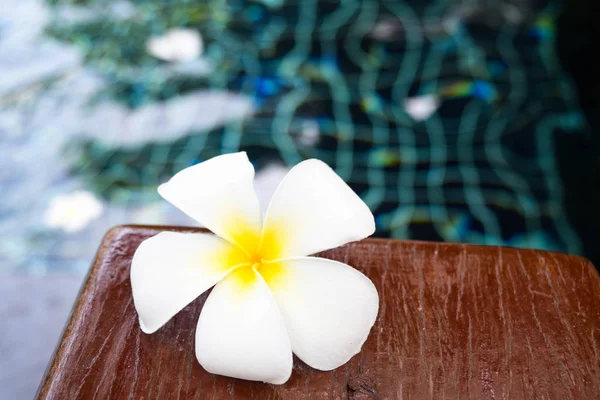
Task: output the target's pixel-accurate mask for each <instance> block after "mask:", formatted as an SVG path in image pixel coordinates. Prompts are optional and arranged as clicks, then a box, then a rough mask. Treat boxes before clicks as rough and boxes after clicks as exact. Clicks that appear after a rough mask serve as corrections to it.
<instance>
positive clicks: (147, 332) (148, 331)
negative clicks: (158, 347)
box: [139, 318, 160, 335]
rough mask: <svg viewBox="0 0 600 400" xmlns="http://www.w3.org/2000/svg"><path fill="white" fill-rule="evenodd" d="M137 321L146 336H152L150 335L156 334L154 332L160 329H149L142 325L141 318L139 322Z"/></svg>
mask: <svg viewBox="0 0 600 400" xmlns="http://www.w3.org/2000/svg"><path fill="white" fill-rule="evenodd" d="M139 321H140V329H141V330H142V332H144V333H146V334H148V335H150V334H152V333H154V332H156V331H157V330H158V329H159V328H160V327H158V328H153V329H151V328H149V327H148V326H146V324H144V322H143V321H142V319H141V318H140V320H139Z"/></svg>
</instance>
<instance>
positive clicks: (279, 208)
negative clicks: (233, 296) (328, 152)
mask: <svg viewBox="0 0 600 400" xmlns="http://www.w3.org/2000/svg"><path fill="white" fill-rule="evenodd" d="M263 229H264V231H263V238H262V244H261V254H262V256H263V258H264V259H267V260H274V259H277V258H282V257H295V256H306V255H309V254H313V253H316V252H319V251H322V250H327V249H331V248H334V247H338V246H341V245H343V244H345V243H348V242H352V241H355V240H360V239H363V238H365V237H367V236H369V235H371V234H372V233H373V232H374V231H375V220H374V218H373V214H372V213H371V211H370V210H369V208H368V207H367V205H366V204H365V203H364V202H363V201H362V200H361V199H360V197H358V196H357V195H356V193H354V192H353V191H352V189H350V187H349V186H348V185H346V183H345V182H344V181H343V180H342V179H341V178H340V177H339V176H338V175H337V174H336V173H335V172H334V171H333V170H332V169H331V168H330V167H329V166H327V164H325V163H323V162H322V161H319V160H307V161H304V162H301V163H300V164H298V165H296V166H295V167H294V168H292V170H291V171H290V172H289V174H288V175H287V176H286V177H285V178H284V180H283V181H282V182H281V184H280V185H279V187H278V188H277V191H276V192H275V194H274V195H273V199H272V200H271V204H270V205H269V208H268V209H267V213H266V215H265V224H264V228H263Z"/></svg>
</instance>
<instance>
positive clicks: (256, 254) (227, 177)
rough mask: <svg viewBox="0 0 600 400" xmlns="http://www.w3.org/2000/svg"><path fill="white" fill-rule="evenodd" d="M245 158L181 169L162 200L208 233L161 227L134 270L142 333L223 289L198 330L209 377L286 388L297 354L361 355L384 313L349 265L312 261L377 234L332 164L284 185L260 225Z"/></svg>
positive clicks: (323, 357) (336, 362) (322, 362)
mask: <svg viewBox="0 0 600 400" xmlns="http://www.w3.org/2000/svg"><path fill="white" fill-rule="evenodd" d="M253 179H254V168H253V167H252V164H250V162H249V161H248V158H247V156H246V154H245V153H235V154H227V155H222V156H219V157H215V158H213V159H210V160H208V161H205V162H203V163H200V164H197V165H195V166H193V167H190V168H187V169H185V170H183V171H181V172H179V173H178V174H176V175H175V176H174V177H173V178H172V179H171V180H170V181H169V182H167V183H165V184H163V185H161V186H160V187H159V190H158V191H159V193H160V195H161V196H162V197H164V198H165V199H166V200H168V201H169V202H170V203H172V204H173V205H175V206H176V207H178V208H179V209H180V210H182V211H183V212H185V213H186V214H187V215H189V216H190V217H192V218H194V219H196V220H197V221H198V222H200V223H201V224H203V225H205V226H206V227H208V228H209V229H210V230H212V231H213V232H214V233H215V234H216V235H213V234H208V233H187V234H186V233H174V232H163V233H160V234H158V235H156V236H154V237H152V238H150V239H148V240H146V241H144V242H143V243H142V244H141V245H140V247H139V248H138V250H137V251H136V253H135V255H134V257H133V261H132V264H131V285H132V288H133V299H134V303H135V307H136V309H137V312H138V314H139V318H140V326H141V328H142V330H143V331H144V332H146V333H152V332H155V331H156V330H157V329H159V328H160V327H161V326H163V325H164V324H165V323H166V322H167V321H168V320H169V319H170V318H171V317H173V316H174V315H175V314H176V313H177V312H179V311H180V310H181V309H182V308H184V307H185V306H186V305H187V304H188V303H190V302H191V301H192V300H194V299H195V298H196V297H198V296H199V295H200V294H202V293H203V292H205V291H206V290H208V289H209V288H210V287H212V286H213V285H216V286H215V287H214V289H213V291H212V293H211V294H210V295H209V297H208V299H207V300H206V303H205V304H204V307H203V309H202V312H201V314H200V318H199V321H198V325H197V327H196V357H197V358H198V361H199V362H200V364H201V365H202V366H203V367H204V369H206V370H207V371H208V372H211V373H215V374H219V375H225V376H230V377H235V378H241V379H248V380H256V381H264V382H269V383H275V384H282V383H284V382H286V381H287V380H288V378H289V377H290V374H291V372H292V352H294V353H295V354H296V355H297V356H298V357H299V358H300V359H301V360H303V361H304V362H305V363H306V364H308V365H310V366H312V367H314V368H316V369H319V370H331V369H334V368H337V367H338V366H340V365H342V364H344V363H346V362H347V361H348V360H349V359H350V358H351V357H352V356H354V355H355V354H357V353H358V352H359V351H360V349H361V347H362V345H363V343H364V342H365V340H366V339H367V336H368V334H369V330H370V329H371V327H372V326H373V324H374V322H375V318H376V317H377V311H378V305H379V298H378V295H377V290H376V289H375V286H374V285H373V283H372V282H371V281H370V280H369V279H368V278H367V277H366V276H364V275H363V274H362V273H360V272H358V271H357V270H355V269H353V268H351V267H350V266H348V265H346V264H342V263H340V262H336V261H331V260H327V259H323V258H316V257H307V256H308V255H309V254H313V253H316V252H319V251H322V250H326V249H331V248H334V247H337V246H340V245H343V244H345V243H348V242H351V241H355V240H359V239H363V238H365V237H367V236H369V235H371V234H372V233H373V232H374V230H375V224H374V219H373V215H372V214H371V212H370V211H369V209H368V207H367V206H366V205H365V204H364V203H363V202H362V201H361V200H360V198H359V197H358V196H357V195H356V194H355V193H354V192H352V190H351V189H350V188H349V187H348V186H347V185H346V184H345V183H344V182H343V181H342V179H340V177H339V176H337V175H336V174H335V172H333V170H331V169H330V168H329V167H328V166H327V165H326V164H324V163H323V162H321V161H318V160H308V161H304V162H302V163H300V164H298V165H297V166H296V167H294V168H293V169H292V170H291V171H290V172H289V173H288V175H287V176H286V177H285V178H284V180H283V181H282V182H281V184H280V185H279V187H278V189H277V191H276V192H275V194H274V195H273V199H272V201H271V203H270V205H269V208H268V210H267V212H266V216H265V219H264V222H263V221H262V220H261V214H260V208H259V204H258V199H257V197H256V194H255V193H254V189H253V185H252V182H253Z"/></svg>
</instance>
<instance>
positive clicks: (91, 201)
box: [44, 191, 104, 233]
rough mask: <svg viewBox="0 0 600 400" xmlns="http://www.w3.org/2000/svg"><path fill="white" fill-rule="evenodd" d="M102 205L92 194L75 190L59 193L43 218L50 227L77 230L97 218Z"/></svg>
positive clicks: (100, 212) (102, 207)
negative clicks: (63, 193) (68, 192)
mask: <svg viewBox="0 0 600 400" xmlns="http://www.w3.org/2000/svg"><path fill="white" fill-rule="evenodd" d="M103 209H104V206H103V205H102V203H101V202H100V200H98V199H96V197H94V195H93V194H91V193H89V192H86V191H76V192H73V193H70V194H65V195H59V196H56V197H55V198H53V199H52V201H51V202H50V205H49V206H48V209H47V210H46V214H45V216H44V220H45V222H46V225H47V226H48V227H50V228H58V229H62V230H64V231H66V232H69V233H73V232H78V231H80V230H82V229H83V228H85V227H86V226H87V224H88V223H90V222H91V221H93V220H94V219H96V218H98V217H99V216H100V215H101V214H102V212H103Z"/></svg>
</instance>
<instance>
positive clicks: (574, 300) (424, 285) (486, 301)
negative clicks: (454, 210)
mask: <svg viewBox="0 0 600 400" xmlns="http://www.w3.org/2000/svg"><path fill="white" fill-rule="evenodd" d="M163 229H169V230H177V229H175V228H152V227H120V228H115V229H113V230H112V231H110V232H109V233H108V235H107V236H106V238H105V241H104V243H103V244H102V247H101V248H100V251H99V253H98V257H97V259H96V260H95V262H94V264H93V266H92V270H91V272H90V275H89V278H88V280H87V282H86V284H85V285H84V287H83V289H82V292H81V295H80V297H79V300H78V302H77V303H76V306H75V309H74V311H73V315H72V318H71V320H70V322H69V324H68V326H67V328H66V331H65V333H64V337H63V339H62V341H61V343H60V345H59V347H58V349H57V352H56V355H55V358H54V360H53V361H52V362H51V364H50V366H49V369H48V371H47V374H46V377H45V378H44V380H43V381H42V383H41V385H40V389H39V392H38V397H39V398H41V399H77V398H82V399H108V398H114V399H126V398H130V399H142V398H143V399H171V398H180V399H225V398H241V399H243V398H255V399H305V398H306V399H319V398H334V399H337V398H349V399H367V398H378V399H396V398H403V399H428V398H429V399H443V398H490V399H506V398H510V399H520V398H523V399H536V398H538V399H542V398H554V399H585V398H589V399H592V398H594V399H597V398H600V359H599V357H600V355H599V352H600V305H599V300H600V280H599V278H598V274H597V273H596V270H595V269H594V266H593V265H591V264H590V263H589V262H588V261H587V260H585V259H583V258H578V257H573V256H567V255H563V254H557V253H548V252H542V251H532V250H516V249H510V248H499V247H483V246H468V245H457V244H437V243H426V242H408V241H392V240H376V239H375V240H365V241H362V242H357V243H353V244H350V245H346V246H344V247H342V248H339V249H335V250H332V251H328V252H325V253H323V254H321V256H323V257H327V258H332V259H336V260H340V261H343V262H346V263H348V264H350V265H353V266H354V267H356V268H357V269H359V270H361V271H363V272H364V273H365V274H366V275H368V276H369V278H371V280H373V282H374V283H375V285H376V286H377V289H378V290H379V295H380V299H381V304H380V311H379V316H378V319H377V322H376V324H375V326H374V328H373V329H372V331H371V335H370V336H369V339H368V340H367V342H366V343H365V346H364V347H363V351H362V352H361V353H360V354H359V355H357V356H356V357H354V358H353V359H352V360H351V361H350V362H349V363H347V364H346V365H344V366H342V367H340V368H338V369H337V370H334V371H330V372H320V371H316V370H313V369H311V368H310V367H308V366H307V365H305V364H304V363H302V362H301V361H299V360H298V359H295V360H294V371H293V373H292V377H291V378H290V380H289V381H288V382H287V383H286V384H284V385H281V386H273V385H267V384H262V383H256V382H247V381H241V380H236V379H229V378H224V377H219V376H214V375H211V374H209V373H206V372H205V371H204V370H203V369H202V367H200V365H199V364H198V362H197V361H196V358H195V355H194V330H195V327H196V321H197V318H198V315H199V313H200V310H201V309H202V305H203V303H204V301H205V299H206V297H207V294H208V293H206V294H204V295H203V296H201V297H200V298H198V299H197V300H196V301H194V302H193V303H192V304H191V305H190V306H188V307H187V308H185V309H184V310H183V311H182V312H180V313H179V314H178V315H177V316H176V317H175V318H174V319H173V320H171V321H170V322H169V323H168V324H167V325H165V326H164V327H163V328H162V329H160V330H159V331H158V332H157V333H155V334H153V335H146V334H144V333H142V332H141V330H140V328H139V326H138V321H137V315H136V313H135V309H134V307H133V302H132V297H131V286H130V283H129V266H130V260H131V257H132V255H133V253H134V251H135V249H136V248H137V246H138V245H139V243H140V242H141V241H142V240H144V239H146V238H148V237H150V236H152V235H155V234H156V233H158V232H159V231H161V230H163ZM179 230H182V229H179ZM188 230H189V229H188ZM188 230H185V231H188Z"/></svg>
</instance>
